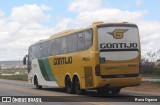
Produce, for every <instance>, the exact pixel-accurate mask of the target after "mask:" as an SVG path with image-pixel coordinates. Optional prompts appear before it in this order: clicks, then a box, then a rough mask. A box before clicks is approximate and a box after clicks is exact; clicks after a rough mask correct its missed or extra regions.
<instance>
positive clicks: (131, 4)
mask: <svg viewBox="0 0 160 105" xmlns="http://www.w3.org/2000/svg"><path fill="white" fill-rule="evenodd" d="M0 1H1V3H0V9H1V10H3V11H5V15H6V16H8V15H10V13H11V9H12V8H13V7H15V6H21V5H24V4H37V5H42V4H43V5H46V6H49V7H52V11H50V13H51V15H52V18H54V17H57V16H60V17H73V18H74V17H75V16H76V13H73V12H70V11H68V5H69V2H70V0H63V1H61V0H0ZM90 1H91V0H90ZM136 1H138V0H104V1H103V5H104V6H105V7H111V8H119V9H122V10H129V11H134V10H146V11H148V12H149V13H148V14H147V16H146V17H145V19H148V20H150V19H151V20H154V19H156V20H160V14H159V11H160V7H159V4H160V1H159V0H154V1H152V0H139V1H141V4H140V5H137V4H136Z"/></svg>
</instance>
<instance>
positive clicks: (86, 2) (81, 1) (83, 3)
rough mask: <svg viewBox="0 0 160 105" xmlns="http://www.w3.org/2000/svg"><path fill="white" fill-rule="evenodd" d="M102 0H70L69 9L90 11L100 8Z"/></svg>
mask: <svg viewBox="0 0 160 105" xmlns="http://www.w3.org/2000/svg"><path fill="white" fill-rule="evenodd" d="M101 4H102V0H72V2H71V4H70V5H69V10H70V11H74V12H82V11H92V10H95V9H98V8H100V7H101V6H102V5H101Z"/></svg>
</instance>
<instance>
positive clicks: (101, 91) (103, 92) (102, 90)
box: [97, 87, 110, 96]
mask: <svg viewBox="0 0 160 105" xmlns="http://www.w3.org/2000/svg"><path fill="white" fill-rule="evenodd" d="M109 92H110V90H109V89H108V88H106V87H102V88H98V89H97V93H98V96H106V95H108V94H109Z"/></svg>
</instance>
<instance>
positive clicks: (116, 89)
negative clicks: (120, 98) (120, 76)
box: [111, 88, 121, 95]
mask: <svg viewBox="0 0 160 105" xmlns="http://www.w3.org/2000/svg"><path fill="white" fill-rule="evenodd" d="M120 91H121V88H113V89H111V92H112V94H115V95H116V94H119V92H120Z"/></svg>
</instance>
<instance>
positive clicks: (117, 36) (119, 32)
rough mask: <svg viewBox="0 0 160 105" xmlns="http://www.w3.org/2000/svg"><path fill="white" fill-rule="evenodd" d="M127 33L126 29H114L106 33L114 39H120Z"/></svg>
mask: <svg viewBox="0 0 160 105" xmlns="http://www.w3.org/2000/svg"><path fill="white" fill-rule="evenodd" d="M127 31H128V29H115V30H114V31H113V32H108V34H110V35H112V36H113V38H115V39H122V38H123V36H124V33H125V32H127Z"/></svg>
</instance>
